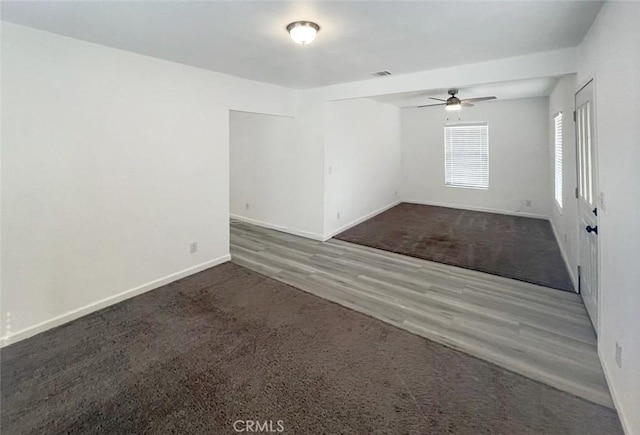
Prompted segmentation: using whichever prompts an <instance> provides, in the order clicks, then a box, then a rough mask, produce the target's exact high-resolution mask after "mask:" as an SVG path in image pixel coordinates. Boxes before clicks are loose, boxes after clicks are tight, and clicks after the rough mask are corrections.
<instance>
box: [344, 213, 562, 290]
mask: <svg viewBox="0 0 640 435" xmlns="http://www.w3.org/2000/svg"><path fill="white" fill-rule="evenodd" d="M335 238H336V239H340V240H344V241H347V242H351V243H357V244H359V245H364V246H370V247H372V248H378V249H384V250H385V251H391V252H396V253H398V254H404V255H409V256H411V257H417V258H422V259H424V260H431V261H437V262H439V263H445V264H450V265H452V266H458V267H464V268H467V269H473V270H479V271H481V272H486V273H491V274H494V275H500V276H504V277H507V278H513V279H517V280H520V281H526V282H530V283H533V284H539V285H543V286H546V287H551V288H555V289H559V290H565V291H570V292H572V291H574V290H573V283H572V282H571V278H570V277H569V272H568V271H567V268H566V266H565V263H564V261H563V259H562V254H561V253H560V248H559V247H558V243H557V242H556V239H555V236H554V235H553V230H552V229H551V224H550V223H549V222H548V221H546V220H544V219H532V218H526V217H520V216H507V215H503V214H497V213H485V212H479V211H470V210H460V209H455V208H446V207H435V206H430V205H418V204H406V203H403V204H399V205H397V206H395V207H393V208H392V209H389V210H387V211H385V212H384V213H381V214H379V215H377V216H374V217H373V218H371V219H369V220H367V221H365V222H363V223H361V224H359V225H356V226H355V227H353V228H350V229H348V230H347V231H344V232H342V233H340V234H338V235H337V236H335Z"/></svg>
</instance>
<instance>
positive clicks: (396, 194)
mask: <svg viewBox="0 0 640 435" xmlns="http://www.w3.org/2000/svg"><path fill="white" fill-rule="evenodd" d="M393 194H394V195H395V196H396V198H397V197H398V191H397V190H396V191H395V192H393Z"/></svg>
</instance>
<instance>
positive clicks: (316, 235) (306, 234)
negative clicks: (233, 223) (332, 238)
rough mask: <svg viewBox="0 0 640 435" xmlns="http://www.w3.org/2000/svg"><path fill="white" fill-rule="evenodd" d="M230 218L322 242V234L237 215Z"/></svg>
mask: <svg viewBox="0 0 640 435" xmlns="http://www.w3.org/2000/svg"><path fill="white" fill-rule="evenodd" d="M230 218H231V219H235V220H238V221H241V222H246V223H248V224H251V225H256V226H258V227H263V228H268V229H270V230H276V231H281V232H283V233H287V234H293V235H294V236H300V237H306V238H307V239H313V240H319V241H323V238H322V234H319V233H313V232H310V231H302V230H296V229H295V228H287V227H283V226H282V225H276V224H272V223H269V222H264V221H260V220H258V219H252V218H248V217H246V216H240V215H237V214H232V215H230Z"/></svg>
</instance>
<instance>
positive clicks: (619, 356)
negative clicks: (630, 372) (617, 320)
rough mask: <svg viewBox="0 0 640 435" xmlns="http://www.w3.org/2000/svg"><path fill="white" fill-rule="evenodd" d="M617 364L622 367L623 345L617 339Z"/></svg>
mask: <svg viewBox="0 0 640 435" xmlns="http://www.w3.org/2000/svg"><path fill="white" fill-rule="evenodd" d="M616 364H617V365H618V368H620V369H621V368H622V346H620V345H619V344H618V342H617V341H616Z"/></svg>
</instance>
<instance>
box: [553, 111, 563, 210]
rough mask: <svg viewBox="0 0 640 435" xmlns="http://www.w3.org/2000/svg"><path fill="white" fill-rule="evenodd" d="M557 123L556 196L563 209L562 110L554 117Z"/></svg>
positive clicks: (555, 153) (559, 205)
mask: <svg viewBox="0 0 640 435" xmlns="http://www.w3.org/2000/svg"><path fill="white" fill-rule="evenodd" d="M553 123H554V125H555V130H554V131H555V134H554V138H555V152H554V155H555V189H554V190H555V194H554V196H555V198H556V202H557V203H558V207H560V209H562V112H559V113H558V114H557V115H556V116H555V117H554V118H553Z"/></svg>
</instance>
